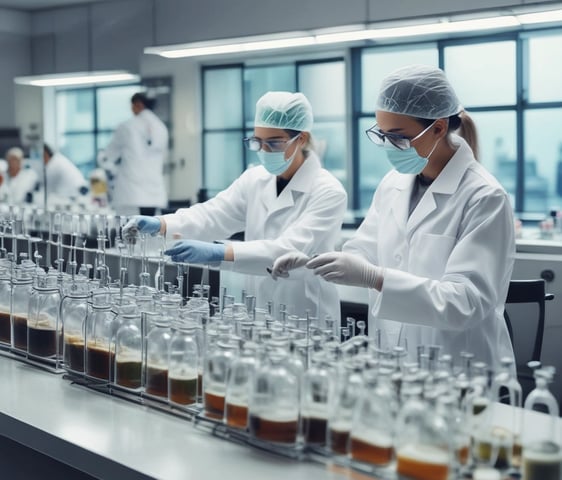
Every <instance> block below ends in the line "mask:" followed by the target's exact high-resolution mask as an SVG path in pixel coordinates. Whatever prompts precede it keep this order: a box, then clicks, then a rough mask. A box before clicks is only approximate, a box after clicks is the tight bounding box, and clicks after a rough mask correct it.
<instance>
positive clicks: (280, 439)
mask: <svg viewBox="0 0 562 480" xmlns="http://www.w3.org/2000/svg"><path fill="white" fill-rule="evenodd" d="M249 426H250V434H251V435H252V438H254V439H256V440H259V441H264V442H271V443H276V444H282V445H285V446H295V445H296V444H297V441H298V436H299V430H300V429H299V380H298V377H297V375H295V373H294V372H293V371H292V369H291V368H290V366H289V352H288V351H287V349H286V348H285V347H281V346H279V345H277V344H275V343H274V342H272V343H271V347H270V348H269V349H268V361H267V362H266V363H265V364H264V365H261V366H259V367H258V368H257V370H256V373H255V375H254V380H253V382H252V391H251V395H250V405H249Z"/></svg>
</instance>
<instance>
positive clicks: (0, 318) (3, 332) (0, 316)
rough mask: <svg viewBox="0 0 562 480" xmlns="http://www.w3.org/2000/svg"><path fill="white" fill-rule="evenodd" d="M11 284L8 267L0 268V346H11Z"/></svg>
mask: <svg viewBox="0 0 562 480" xmlns="http://www.w3.org/2000/svg"><path fill="white" fill-rule="evenodd" d="M11 298H12V283H11V275H10V267H9V265H2V266H1V267H0V344H1V345H6V346H7V347H10V346H11V345H12V327H11V323H10V303H11Z"/></svg>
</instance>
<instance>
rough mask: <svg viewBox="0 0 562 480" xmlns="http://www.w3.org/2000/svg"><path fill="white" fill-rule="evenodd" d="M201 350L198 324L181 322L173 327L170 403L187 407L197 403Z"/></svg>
mask: <svg viewBox="0 0 562 480" xmlns="http://www.w3.org/2000/svg"><path fill="white" fill-rule="evenodd" d="M199 357H200V348H199V343H198V341H197V324H196V323H192V322H187V321H185V320H181V321H178V322H176V323H175V324H174V325H173V326H172V338H171V339H170V360H169V365H168V401H169V402H170V404H172V405H175V406H178V407H185V406H187V405H191V404H194V403H196V402H197V392H198V383H199V382H200V378H199V365H200V361H199Z"/></svg>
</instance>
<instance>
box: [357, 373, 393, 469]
mask: <svg viewBox="0 0 562 480" xmlns="http://www.w3.org/2000/svg"><path fill="white" fill-rule="evenodd" d="M393 373H394V369H393V365H392V364H388V365H380V366H379V367H378V368H377V369H369V370H367V371H365V373H364V378H365V387H364V389H363V392H362V394H361V397H360V398H359V400H358V402H357V407H356V408H355V411H354V414H353V425H352V427H351V433H350V442H349V454H350V456H351V458H352V460H355V461H357V462H361V463H366V464H369V465H373V466H375V467H378V468H392V467H393V463H394V427H395V421H396V414H397V410H398V400H397V396H396V391H395V389H394V385H393V383H392V374H393Z"/></svg>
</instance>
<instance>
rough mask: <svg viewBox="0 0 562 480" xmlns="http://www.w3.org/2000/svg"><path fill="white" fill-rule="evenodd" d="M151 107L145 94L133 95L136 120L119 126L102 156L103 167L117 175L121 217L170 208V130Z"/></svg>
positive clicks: (115, 195) (115, 198)
mask: <svg viewBox="0 0 562 480" xmlns="http://www.w3.org/2000/svg"><path fill="white" fill-rule="evenodd" d="M149 106H150V101H149V99H148V98H147V97H146V96H145V95H144V94H141V93H136V94H135V95H133V97H132V99H131V109H132V111H133V113H134V115H133V117H132V118H130V119H129V120H127V121H125V122H123V123H121V124H120V125H119V126H118V127H117V129H116V130H115V132H114V134H113V137H112V138H111V141H110V142H109V144H108V145H107V147H106V148H105V150H103V151H102V152H100V155H99V156H98V163H100V166H102V167H103V168H105V169H106V170H108V171H110V172H111V173H112V174H114V176H115V179H114V183H113V188H112V192H111V205H112V207H113V208H114V209H115V211H116V212H117V213H118V214H122V215H131V214H138V213H141V214H146V215H154V213H155V209H156V208H163V207H166V206H167V205H168V194H167V192H166V184H165V181H164V174H163V169H164V162H165V159H166V156H167V154H168V129H167V127H166V125H164V123H163V122H162V121H161V120H160V119H159V118H158V117H157V116H156V115H155V114H154V113H153V112H152V111H151V110H150V109H149V108H148V107H149Z"/></svg>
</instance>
